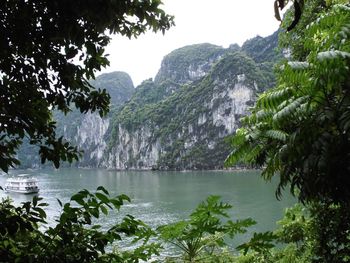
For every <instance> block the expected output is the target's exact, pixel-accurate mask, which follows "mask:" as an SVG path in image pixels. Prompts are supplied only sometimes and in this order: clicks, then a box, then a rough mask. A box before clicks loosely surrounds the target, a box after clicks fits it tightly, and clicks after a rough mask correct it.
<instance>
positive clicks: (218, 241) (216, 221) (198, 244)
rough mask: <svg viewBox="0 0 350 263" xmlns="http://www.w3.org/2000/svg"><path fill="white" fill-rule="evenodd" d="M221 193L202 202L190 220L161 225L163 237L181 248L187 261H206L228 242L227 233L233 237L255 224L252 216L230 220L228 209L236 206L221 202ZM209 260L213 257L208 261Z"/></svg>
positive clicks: (160, 229)
mask: <svg viewBox="0 0 350 263" xmlns="http://www.w3.org/2000/svg"><path fill="white" fill-rule="evenodd" d="M219 198H220V197H218V196H209V197H208V198H207V200H206V201H205V202H202V203H201V204H199V205H198V207H197V208H196V209H195V211H194V212H193V213H192V214H191V215H190V219H189V220H182V221H179V222H176V223H172V224H169V225H165V226H161V227H160V228H159V231H160V233H161V238H162V239H163V240H164V241H166V242H169V243H171V244H173V245H174V246H176V247H177V248H178V249H180V251H181V256H179V258H182V260H183V262H198V261H200V262H202V261H203V262H206V261H205V260H206V258H212V257H215V255H216V254H220V253H221V252H222V248H223V247H224V246H225V245H226V243H225V236H229V237H231V238H232V237H233V236H234V235H236V234H237V233H244V232H246V228H247V227H249V226H251V225H253V224H255V222H254V221H253V220H252V219H244V220H236V221H235V222H233V221H232V220H227V221H226V222H223V221H222V220H221V218H228V217H229V216H228V214H227V210H228V209H230V208H231V207H232V206H231V205H229V204H227V203H222V202H219ZM208 262H209V261H208Z"/></svg>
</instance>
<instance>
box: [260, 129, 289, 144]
mask: <svg viewBox="0 0 350 263" xmlns="http://www.w3.org/2000/svg"><path fill="white" fill-rule="evenodd" d="M265 135H266V136H267V137H268V138H270V139H274V140H278V141H281V142H285V141H286V140H287V137H288V134H287V133H286V132H284V131H281V130H268V131H266V132H265Z"/></svg>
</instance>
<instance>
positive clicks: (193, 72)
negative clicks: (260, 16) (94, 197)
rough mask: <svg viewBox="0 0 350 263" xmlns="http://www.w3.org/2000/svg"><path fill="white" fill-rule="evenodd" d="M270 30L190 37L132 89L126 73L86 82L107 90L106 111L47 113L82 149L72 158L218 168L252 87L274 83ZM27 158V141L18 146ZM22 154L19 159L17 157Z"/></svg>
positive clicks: (122, 165) (98, 163)
mask: <svg viewBox="0 0 350 263" xmlns="http://www.w3.org/2000/svg"><path fill="white" fill-rule="evenodd" d="M276 37H277V33H276V34H274V35H272V36H270V37H267V38H261V37H256V38H254V39H251V40H248V41H247V42H246V43H245V44H244V45H243V46H242V47H239V46H238V45H231V46H230V47H229V48H227V49H224V48H222V47H218V46H215V45H211V44H197V45H191V46H186V47H183V48H180V49H177V50H174V51H173V52H171V53H170V54H169V55H167V56H166V57H165V58H164V60H163V62H162V64H161V68H160V70H159V72H158V74H157V76H156V77H155V79H154V81H153V80H152V79H148V80H145V81H144V82H143V83H142V84H141V85H139V86H138V87H137V88H136V89H134V87H133V84H132V81H131V79H130V77H129V76H128V75H127V74H126V73H122V72H115V73H110V74H104V75H101V76H100V77H98V78H97V79H96V81H94V82H93V83H92V84H93V85H94V86H96V87H97V88H106V89H107V91H108V92H109V93H110V95H111V102H112V106H111V112H110V113H109V115H108V116H107V117H106V118H103V119H102V118H101V117H99V116H98V115H97V114H91V113H88V114H86V115H81V114H80V112H78V111H76V110H74V111H72V112H71V113H69V114H68V115H67V116H64V115H62V114H59V113H54V117H55V119H56V120H57V123H58V124H57V126H58V127H57V134H59V135H63V136H64V138H65V139H67V140H69V141H71V142H72V143H73V144H75V145H77V146H78V147H79V149H81V150H83V151H84V154H83V157H82V158H81V160H80V162H79V163H77V164H76V165H78V166H83V167H104V168H109V169H122V170H123V169H160V170H163V169H164V170H165V169H218V168H222V166H223V161H224V160H225V158H226V156H227V155H228V153H229V151H230V147H229V143H228V141H227V140H229V138H230V135H232V134H233V133H234V132H235V130H236V129H237V128H238V127H239V126H240V122H239V120H240V118H241V117H242V116H244V115H246V114H248V113H249V107H250V106H251V105H253V103H254V101H255V99H256V94H257V93H258V92H262V91H264V90H266V89H268V88H269V87H271V86H273V85H274V75H273V71H272V68H273V63H274V62H275V61H276V60H278V59H279V57H280V55H279V54H277V53H275V51H274V49H275V48H276V44H277V42H276V41H275V40H276ZM22 153H23V154H22V155H23V157H25V158H27V159H26V160H27V161H25V162H24V164H25V163H26V164H27V166H26V165H24V167H28V166H29V167H33V166H36V165H37V164H38V162H37V161H33V156H36V153H33V151H32V149H31V148H30V147H27V148H25V149H24V150H23V151H22ZM22 160H23V159H22Z"/></svg>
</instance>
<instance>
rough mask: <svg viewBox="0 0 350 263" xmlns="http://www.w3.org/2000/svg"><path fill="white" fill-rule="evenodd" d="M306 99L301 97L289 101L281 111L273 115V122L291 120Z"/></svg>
mask: <svg viewBox="0 0 350 263" xmlns="http://www.w3.org/2000/svg"><path fill="white" fill-rule="evenodd" d="M306 99H307V96H303V97H299V98H297V99H295V100H294V101H291V102H290V103H288V104H287V105H286V106H285V107H284V108H283V109H281V110H279V111H278V112H277V113H276V114H274V115H273V120H274V121H275V122H280V121H283V120H286V119H288V118H293V117H294V116H295V114H296V113H297V112H298V109H299V108H300V106H301V105H302V104H303V103H304V102H305V100H306Z"/></svg>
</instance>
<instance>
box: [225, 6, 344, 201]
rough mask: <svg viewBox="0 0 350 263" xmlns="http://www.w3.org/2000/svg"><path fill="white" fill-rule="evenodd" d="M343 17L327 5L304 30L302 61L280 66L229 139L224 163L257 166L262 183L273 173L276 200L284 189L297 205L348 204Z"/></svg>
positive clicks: (336, 7) (339, 9) (341, 13)
mask: <svg viewBox="0 0 350 263" xmlns="http://www.w3.org/2000/svg"><path fill="white" fill-rule="evenodd" d="M349 10H350V6H349V4H336V5H334V4H332V5H330V6H327V8H325V9H323V10H322V12H321V13H319V15H318V18H317V19H316V20H315V21H314V22H312V23H311V24H310V25H309V26H308V27H307V28H306V29H304V34H305V35H304V36H303V39H304V40H303V41H304V45H305V49H306V50H308V51H309V52H308V53H307V56H306V58H305V60H303V61H289V62H285V63H284V65H283V66H282V67H281V68H280V72H279V73H278V78H279V80H278V85H277V87H275V88H273V89H271V90H269V91H268V92H266V93H264V94H262V95H261V96H260V98H259V99H258V101H257V104H256V106H255V107H254V108H253V109H252V114H251V115H250V116H249V117H246V118H245V119H244V124H243V126H244V127H243V128H241V129H239V130H238V131H237V135H236V136H235V138H234V139H233V145H234V150H233V152H232V153H231V154H230V156H229V157H228V159H227V161H226V163H227V164H228V165H232V164H233V163H235V162H236V161H238V160H244V161H246V162H251V163H255V164H258V165H261V166H262V167H264V169H263V176H264V177H265V178H266V179H269V178H271V177H272V176H274V175H275V174H279V177H280V184H279V187H278V190H277V194H278V195H280V194H281V189H283V188H284V187H286V186H287V185H289V184H291V189H292V192H293V193H294V194H297V195H298V197H299V199H300V200H301V201H303V202H312V201H322V202H335V203H342V202H344V203H348V202H349V201H350V190H349V189H350V179H349V173H350V147H349V146H350V110H349V109H350V99H349V98H350V96H349V88H350V86H349V85H350V77H349V76H350V74H349V73H350V72H349V66H350V45H349V43H350V41H349V38H350V33H349V32H350V27H349V25H350V12H349ZM305 15H307V14H305ZM296 41H298V40H296Z"/></svg>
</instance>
